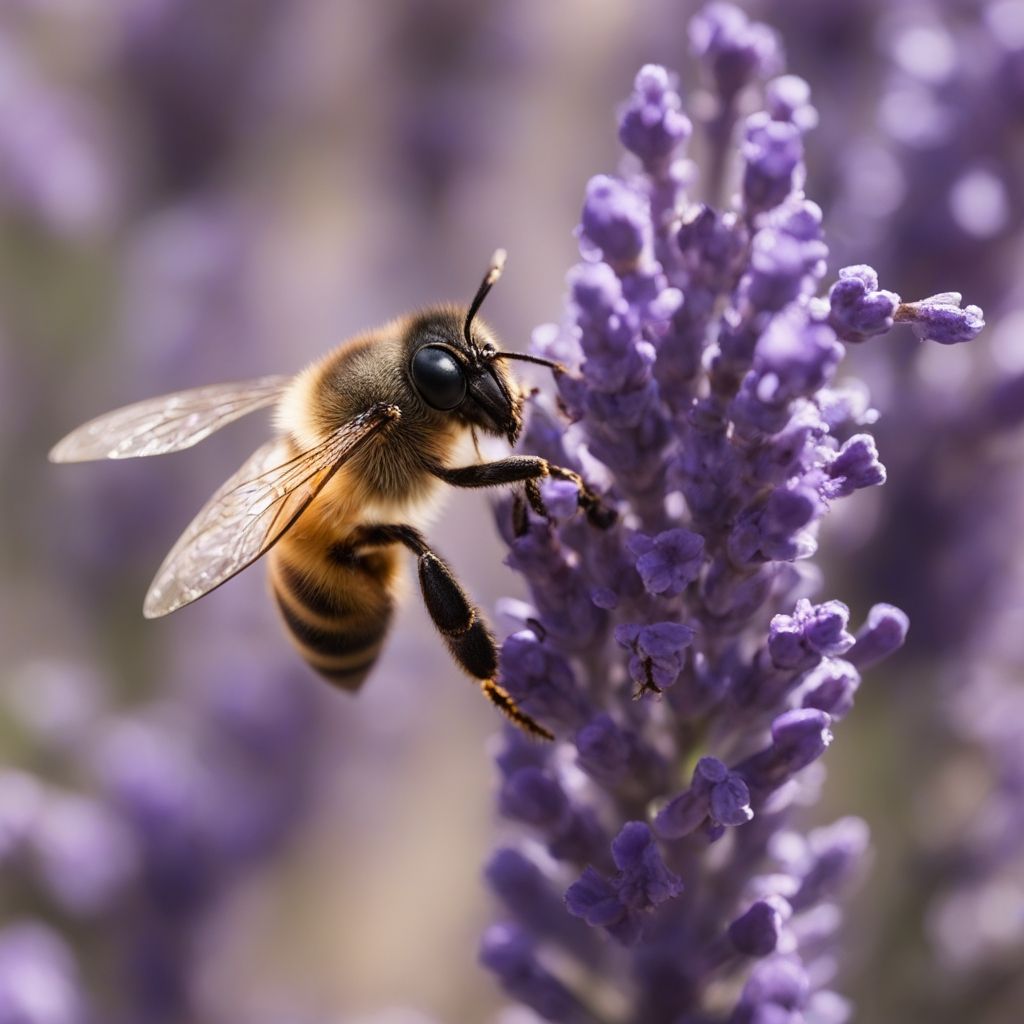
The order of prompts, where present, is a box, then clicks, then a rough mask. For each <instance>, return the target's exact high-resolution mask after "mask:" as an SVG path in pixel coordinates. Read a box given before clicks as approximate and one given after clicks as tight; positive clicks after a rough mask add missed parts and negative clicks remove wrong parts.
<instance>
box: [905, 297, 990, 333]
mask: <svg viewBox="0 0 1024 1024" xmlns="http://www.w3.org/2000/svg"><path fill="white" fill-rule="evenodd" d="M961 301H962V299H961V295H960V293H959V292H942V293H940V294H939V295H932V296H930V297H929V298H927V299H919V300H918V301H917V302H904V303H903V304H902V305H900V306H899V307H898V308H897V310H896V314H895V317H896V321H897V322H898V323H908V324H910V326H911V328H912V330H913V332H914V333H915V334H916V335H917V337H918V338H919V339H920V340H921V341H935V342H938V343H939V344H940V345H958V344H960V343H961V342H965V341H973V340H974V339H975V338H976V337H977V336H978V335H979V334H980V333H981V331H982V328H983V327H984V326H985V314H984V313H983V312H982V311H981V307H980V306H964V307H963V308H961V305H960V304H961Z"/></svg>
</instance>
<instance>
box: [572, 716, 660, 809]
mask: <svg viewBox="0 0 1024 1024" xmlns="http://www.w3.org/2000/svg"><path fill="white" fill-rule="evenodd" d="M576 750H577V760H578V762H579V766H580V767H581V768H582V769H583V770H584V771H585V772H586V773H587V774H588V775H590V776H591V777H592V778H594V779H597V780H598V781H600V782H601V783H602V784H603V785H605V786H608V787H610V788H617V787H624V788H629V787H631V786H638V787H641V788H642V790H643V791H644V792H658V791H660V790H662V789H664V787H665V784H666V783H665V779H666V775H667V771H668V765H667V762H666V761H665V758H664V757H663V756H662V754H661V753H660V752H659V751H657V750H656V749H655V748H654V747H652V746H650V745H649V744H647V743H645V742H643V741H641V739H640V738H639V737H638V736H637V735H636V733H634V732H633V731H632V730H629V729H625V728H623V727H622V726H620V725H618V724H617V723H616V722H615V720H614V719H613V718H612V717H611V715H608V714H604V713H602V714H599V715H595V716H594V718H592V719H591V720H590V721H589V722H588V723H587V724H586V725H585V726H583V728H582V729H580V730H579V732H577V733H576Z"/></svg>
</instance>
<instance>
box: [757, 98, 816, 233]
mask: <svg viewBox="0 0 1024 1024" xmlns="http://www.w3.org/2000/svg"><path fill="white" fill-rule="evenodd" d="M744 136H745V137H744V142H743V147H742V152H743V159H744V169H743V205H744V208H745V209H746V210H747V213H748V214H749V215H753V214H755V213H763V212H764V211H765V210H770V209H772V208H773V207H776V206H778V205H779V204H780V203H781V202H782V201H783V200H784V199H786V197H787V196H788V195H789V194H790V193H791V192H792V191H793V188H794V185H795V175H796V171H797V168H798V167H799V166H800V163H801V161H802V160H803V155H804V146H803V139H802V137H801V135H800V129H799V128H797V127H796V125H794V124H790V123H789V122H788V121H773V120H771V118H769V117H768V116H767V115H766V114H752V115H751V116H750V117H748V118H747V124H746V129H745V133H744Z"/></svg>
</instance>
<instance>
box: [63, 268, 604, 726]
mask: <svg viewBox="0 0 1024 1024" xmlns="http://www.w3.org/2000/svg"><path fill="white" fill-rule="evenodd" d="M504 259H505V254H504V252H503V251H501V250H499V251H498V252H497V253H495V255H494V258H493V259H492V261H491V264H490V266H489V268H488V271H487V273H486V274H485V276H484V279H483V281H482V282H481V284H480V287H479V289H478V290H477V292H476V295H475V296H474V298H473V301H472V302H471V303H470V305H469V307H468V309H467V308H465V307H459V306H452V305H439V306H434V307H431V308H429V309H426V310H424V311H422V312H420V313H415V314H409V315H406V316H403V317H399V318H397V319H395V320H393V321H391V322H390V323H388V324H385V325H384V326H383V327H380V328H377V329H376V330H371V331H368V332H366V333H364V334H360V335H356V336H355V337H353V338H350V339H348V340H347V341H344V342H342V343H341V345H339V346H338V347H337V348H336V349H334V350H333V351H331V352H329V353H328V354H327V355H325V356H323V357H322V358H321V359H319V360H317V361H316V362H314V363H313V364H312V365H311V366H309V367H307V368H306V369H305V370H303V371H302V372H301V373H299V374H298V375H297V376H295V377H262V378H259V379H257V380H250V381H241V382H237V383H229V384H218V385H211V386H207V387H200V388H194V389H191V390H188V391H180V392H176V393H175V394H171V395H164V396H161V397H159V398H152V399H148V400H146V401H142V402H138V403H136V404H134V405H130V406H127V407H125V408H123V409H118V410H116V411H114V412H111V413H107V414H106V415H104V416H100V417H98V418H97V419H94V420H91V421H90V422H88V423H86V424H84V425H83V426H81V427H79V428H78V429H77V430H75V431H73V432H72V433H70V434H69V435H68V436H67V437H65V438H64V439H63V440H62V441H60V442H59V443H58V444H57V445H56V446H55V447H54V448H53V450H52V451H51V452H50V459H51V461H54V462H83V461H88V460H92V459H123V458H135V457H141V456H149V455H162V454H164V453H167V452H173V451H180V450H181V449H183V448H189V447H191V446H192V445H194V444H196V443H197V442H199V441H201V440H203V438H205V437H208V436H209V435H210V434H212V433H213V432H214V431H216V430H219V429H220V428H221V427H223V426H225V425H227V424H228V423H231V422H233V421H234V420H236V419H238V418H239V417H241V416H244V415H246V414H247V413H250V412H254V411H255V410H257V409H261V408H264V407H266V406H269V405H274V406H275V409H276V424H277V434H276V436H275V437H274V438H272V439H271V440H270V441H268V442H267V443H266V444H264V445H262V446H261V447H260V448H258V449H257V450H256V451H255V452H254V453H253V455H252V456H250V458H249V459H247V460H246V462H245V463H244V464H243V465H242V467H241V468H240V469H239V470H238V471H237V472H235V473H234V474H233V475H232V476H231V477H230V478H229V479H228V480H227V481H226V482H225V483H224V484H223V485H222V486H221V487H220V488H219V489H218V490H217V491H216V493H215V494H214V495H213V497H212V498H211V499H210V500H209V501H208V502H207V503H206V505H205V506H204V507H203V509H202V510H201V511H200V512H199V514H198V515H197V516H196V518H195V519H194V520H193V521H192V523H191V524H190V525H189V526H188V528H187V529H186V530H185V532H184V533H183V534H182V536H181V538H180V539H179V540H178V542H177V543H176V544H175V545H174V547H173V548H172V549H171V551H170V553H169V554H168V555H167V557H166V558H165V559H164V562H163V564H162V565H161V567H160V569H159V570H158V571H157V574H156V577H155V579H154V580H153V583H152V585H151V586H150V588H149V592H148V593H147V595H146V600H145V603H144V605H143V613H144V614H145V616H146V617H147V618H157V617H159V616H162V615H167V614H168V613H170V612H173V611H175V610H177V609H178V608H181V607H183V606H184V605H187V604H190V603H191V602H193V601H195V600H197V599H198V598H200V597H202V596H203V595H204V594H208V593H209V592H210V591H211V590H213V589H215V588H216V587H219V586H220V585H221V584H222V583H224V582H226V581H227V580H229V579H230V578H231V577H232V576H234V575H235V574H236V573H239V572H241V571H242V569H244V568H246V567H247V566H248V565H250V564H252V562H254V561H255V560H256V559H258V558H260V557H261V556H262V555H264V554H267V553H268V552H269V563H270V581H271V587H272V590H273V593H274V597H275V600H276V603H277V606H278V609H279V611H280V613H281V616H282V618H283V620H284V622H285V625H286V626H287V629H288V631H289V633H290V635H291V637H292V640H293V642H294V643H295V645H296V647H297V648H298V650H299V652H300V654H301V655H302V657H303V658H304V659H305V660H306V661H307V662H308V663H309V664H310V666H311V667H312V668H313V669H314V670H315V671H316V672H318V673H319V674H320V675H321V676H323V677H325V678H326V679H328V680H329V681H330V682H332V683H333V684H335V685H336V686H339V687H341V688H342V689H345V690H350V691H355V690H357V689H358V688H359V687H360V686H361V685H362V683H363V681H364V680H365V678H366V676H367V675H368V673H369V672H370V669H371V668H372V667H373V665H374V663H375V661H376V660H377V657H378V655H379V653H380V650H381V647H382V645H383V642H384V639H385V636H386V633H387V629H388V625H389V623H390V620H391V616H392V611H393V607H394V601H395V593H396V588H397V584H398V580H399V572H400V568H401V566H400V562H399V557H398V555H399V550H398V549H399V548H400V547H405V548H407V549H408V550H410V551H412V553H413V554H414V555H415V556H416V558H417V564H418V575H419V583H420V590H421V593H422V596H423V600H424V604H425V605H426V608H427V612H428V613H429V615H430V618H431V619H432V621H433V623H434V625H435V626H436V628H437V630H438V632H439V633H440V634H441V636H442V637H443V638H444V640H445V642H446V644H447V646H448V648H449V650H450V652H451V654H452V656H453V657H454V659H455V661H456V662H457V663H458V664H459V665H460V666H461V667H462V668H463V669H464V670H465V671H466V672H467V673H469V675H471V676H472V677H473V678H475V679H476V680H477V681H478V683H479V684H480V687H481V688H482V690H483V692H484V693H485V694H486V695H487V697H489V698H490V700H491V701H493V702H494V703H495V704H496V705H497V706H498V707H499V708H500V709H501V710H502V711H504V712H505V713H506V714H507V715H508V716H509V718H511V719H512V721H513V722H515V723H516V724H517V725H519V726H521V727H522V728H523V729H525V730H526V731H527V732H530V733H531V734H533V735H534V736H538V737H543V738H546V739H550V738H552V734H551V733H550V731H549V730H548V729H546V728H545V727H544V726H542V725H541V724H540V723H538V722H537V721H535V720H534V719H533V718H532V717H530V716H529V715H527V714H526V713H525V712H524V711H522V710H521V709H520V708H519V707H518V705H517V704H516V702H515V700H514V699H513V698H512V696H511V695H510V694H509V693H508V692H507V691H506V690H505V689H504V688H503V687H501V686H500V684H499V683H498V681H497V673H498V657H497V645H496V643H495V639H494V635H493V634H492V632H491V630H490V628H489V627H488V625H487V622H486V620H485V618H484V616H483V614H482V613H481V612H480V610H479V609H478V608H477V607H476V606H475V605H474V604H473V603H472V601H471V600H470V599H469V597H468V596H467V595H466V593H465V591H464V590H463V589H462V587H461V585H460V584H459V582H458V580H457V579H456V577H455V574H454V573H453V572H452V570H451V568H450V567H449V566H448V564H447V563H446V562H445V561H444V560H443V559H442V558H441V557H440V556H439V555H438V554H437V553H436V552H435V551H433V550H432V549H431V547H430V545H429V543H428V542H427V540H426V538H425V537H424V536H423V534H422V533H421V531H420V529H419V528H418V526H417V525H416V522H417V520H418V519H419V518H420V517H421V516H422V514H423V511H424V509H426V508H428V507H429V506H430V505H431V504H432V501H433V499H434V497H435V496H436V493H437V491H438V489H439V488H440V487H441V486H442V485H443V484H448V485H450V486H455V487H492V486H498V485H502V484H521V485H522V486H523V488H524V496H525V498H526V500H527V501H528V502H529V504H530V505H531V506H532V507H533V508H534V509H535V511H537V512H539V513H540V514H544V506H543V501H542V500H541V496H540V489H539V481H540V480H541V479H543V478H544V477H547V476H554V477H559V478H562V479H566V480H570V481H572V482H573V483H574V484H575V485H576V486H577V488H578V491H579V503H580V507H581V508H582V509H583V510H584V511H585V512H586V513H587V516H588V518H589V519H590V520H591V521H592V522H594V523H595V524H596V525H599V526H606V525H608V523H610V522H611V520H612V519H613V518H614V513H613V512H611V510H610V509H608V508H607V507H606V506H605V505H603V504H602V503H601V501H600V499H599V498H598V497H597V496H596V495H594V494H593V493H592V492H591V490H590V489H589V488H588V487H587V486H586V485H585V484H584V482H583V480H581V479H580V477H579V476H578V475H577V474H576V473H575V472H573V471H571V470H568V469H563V468H561V467H559V466H554V465H552V464H550V463H549V462H547V461H546V460H545V459H542V458H540V457H538V456H533V455H511V456H508V457H506V458H502V459H497V460H495V461H492V462H477V463H475V464H471V465H465V466H450V465H449V464H448V463H449V460H450V459H451V458H452V457H453V455H454V454H456V453H457V452H458V450H459V448H460V447H462V442H463V441H465V440H466V439H472V440H473V441H475V440H476V432H477V431H480V432H482V433H484V434H491V435H495V436H498V437H502V438H504V439H506V440H507V441H508V442H509V444H510V445H513V446H514V445H515V443H516V441H517V440H518V437H519V433H520V430H521V429H522V406H523V401H524V398H525V392H524V390H523V388H522V387H521V386H520V385H519V384H518V382H517V381H516V379H515V378H514V377H513V375H512V374H511V373H510V372H509V370H508V368H507V367H506V366H505V362H506V361H507V360H510V359H521V360H524V361H527V362H534V363H539V364H541V365H545V366H548V367H551V368H552V369H554V370H555V371H556V372H564V371H563V370H562V368H561V367H560V366H559V365H558V364H556V363H553V362H551V361H550V360H546V359H541V358H539V357H536V356H527V355H522V354H520V353H513V352H502V351H500V350H499V348H498V346H497V344H496V342H495V339H494V336H493V335H492V333H491V331H490V329H489V328H488V327H486V326H485V325H484V324H483V322H482V321H480V320H479V319H477V315H476V314H477V312H478V310H479V309H480V306H481V304H482V303H483V300H484V298H485V297H486V295H487V293H488V291H490V289H491V287H492V285H493V284H494V282H495V281H496V280H497V279H498V277H499V275H500V273H501V269H502V266H503V264H504Z"/></svg>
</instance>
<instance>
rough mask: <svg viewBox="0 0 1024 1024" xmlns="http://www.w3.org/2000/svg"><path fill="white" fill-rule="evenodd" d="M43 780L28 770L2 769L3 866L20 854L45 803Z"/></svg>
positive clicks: (0, 853) (0, 833)
mask: <svg viewBox="0 0 1024 1024" xmlns="http://www.w3.org/2000/svg"><path fill="white" fill-rule="evenodd" d="M45 800H46V794H45V791H44V788H43V785H42V783H40V782H39V780H38V779H36V778H35V777H34V776H32V775H28V774H27V773H25V772H17V771H11V770H6V771H3V772H0V867H3V866H6V865H7V863H8V861H10V860H12V859H13V858H15V857H18V856H19V855H20V854H21V853H22V851H23V849H24V846H25V844H26V842H27V840H28V839H29V838H30V836H31V833H32V827H33V825H34V823H35V821H36V820H37V818H38V816H39V814H40V811H41V809H42V807H43V805H44V803H45Z"/></svg>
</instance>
